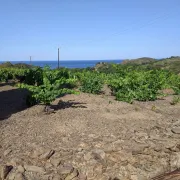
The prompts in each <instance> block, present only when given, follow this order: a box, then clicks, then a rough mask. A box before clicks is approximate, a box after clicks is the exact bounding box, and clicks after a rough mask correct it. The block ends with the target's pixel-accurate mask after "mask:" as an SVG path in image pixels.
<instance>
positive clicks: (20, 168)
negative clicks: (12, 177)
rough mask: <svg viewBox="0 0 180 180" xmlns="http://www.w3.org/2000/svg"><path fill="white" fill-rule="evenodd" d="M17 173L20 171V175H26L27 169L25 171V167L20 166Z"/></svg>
mask: <svg viewBox="0 0 180 180" xmlns="http://www.w3.org/2000/svg"><path fill="white" fill-rule="evenodd" d="M17 171H18V172H19V173H24V171H25V169H24V167H23V166H21V165H20V166H18V167H17Z"/></svg>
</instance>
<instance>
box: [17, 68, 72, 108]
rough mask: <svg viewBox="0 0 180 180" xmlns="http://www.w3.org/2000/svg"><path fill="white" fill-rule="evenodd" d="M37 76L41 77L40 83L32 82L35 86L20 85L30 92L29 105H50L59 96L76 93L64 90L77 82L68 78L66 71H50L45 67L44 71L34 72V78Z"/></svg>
mask: <svg viewBox="0 0 180 180" xmlns="http://www.w3.org/2000/svg"><path fill="white" fill-rule="evenodd" d="M37 74H38V75H40V77H39V79H38V81H37V79H36V81H32V82H33V85H32V84H25V83H23V84H19V87H20V88H25V89H28V90H29V91H30V95H29V96H28V99H27V103H28V104H29V105H33V104H34V103H43V104H45V105H49V104H50V103H51V102H52V101H54V100H55V99H56V98H57V97H58V96H62V95H64V94H68V93H75V91H74V90H71V89H68V88H64V87H65V86H67V85H70V84H73V83H74V82H75V79H71V78H68V76H67V74H66V73H65V71H64V70H63V71H59V70H50V69H49V68H48V67H45V68H44V69H41V70H40V69H37V70H36V71H34V76H32V77H33V78H34V77H36V76H37ZM63 76H64V77H63ZM28 77H29V76H28ZM29 80H30V78H29ZM33 80H35V79H33Z"/></svg>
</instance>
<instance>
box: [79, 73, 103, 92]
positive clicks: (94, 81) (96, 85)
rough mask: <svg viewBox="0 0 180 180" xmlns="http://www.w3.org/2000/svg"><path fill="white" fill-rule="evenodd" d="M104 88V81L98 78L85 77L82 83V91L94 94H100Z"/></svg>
mask: <svg viewBox="0 0 180 180" xmlns="http://www.w3.org/2000/svg"><path fill="white" fill-rule="evenodd" d="M102 87H103V81H102V80H101V79H100V78H99V77H96V76H87V77H84V78H83V79H82V81H81V87H80V91H82V92H86V93H92V94H99V93H100V92H101V90H102Z"/></svg>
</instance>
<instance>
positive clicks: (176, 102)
mask: <svg viewBox="0 0 180 180" xmlns="http://www.w3.org/2000/svg"><path fill="white" fill-rule="evenodd" d="M179 102H180V96H174V97H173V100H172V102H171V105H176V104H178V103H179Z"/></svg>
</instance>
